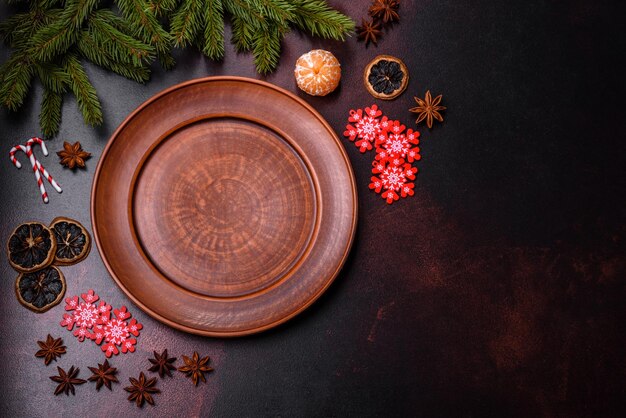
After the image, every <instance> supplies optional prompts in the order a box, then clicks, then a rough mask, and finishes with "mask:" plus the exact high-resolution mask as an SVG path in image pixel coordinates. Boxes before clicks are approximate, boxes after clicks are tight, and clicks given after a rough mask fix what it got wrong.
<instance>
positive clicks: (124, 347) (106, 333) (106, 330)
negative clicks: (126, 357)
mask: <svg viewBox="0 0 626 418" xmlns="http://www.w3.org/2000/svg"><path fill="white" fill-rule="evenodd" d="M113 315H114V318H106V319H105V318H104V317H102V318H101V319H100V321H99V323H98V325H97V326H96V327H95V328H94V329H93V333H91V334H90V336H89V338H91V339H92V340H94V341H95V343H96V344H100V343H102V341H104V342H105V344H104V345H102V347H101V349H102V351H104V354H105V355H106V356H107V357H111V356H112V355H113V354H115V355H117V354H119V352H120V349H121V351H122V353H126V352H131V353H132V352H134V351H135V344H137V340H136V339H135V338H131V336H134V337H138V336H139V330H141V329H142V328H143V325H141V324H140V323H139V322H137V320H136V319H131V320H130V322H127V321H126V320H127V319H129V318H130V313H129V312H128V311H127V309H126V306H122V307H121V308H120V309H115V310H114V311H113ZM118 346H119V347H120V348H119V349H118Z"/></svg>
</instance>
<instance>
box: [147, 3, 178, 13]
mask: <svg viewBox="0 0 626 418" xmlns="http://www.w3.org/2000/svg"><path fill="white" fill-rule="evenodd" d="M177 5H178V0H153V1H152V2H150V5H149V7H150V11H151V12H152V13H153V14H154V15H155V16H156V17H162V16H165V15H166V14H167V13H169V12H171V11H172V10H174V9H175V8H176V6H177Z"/></svg>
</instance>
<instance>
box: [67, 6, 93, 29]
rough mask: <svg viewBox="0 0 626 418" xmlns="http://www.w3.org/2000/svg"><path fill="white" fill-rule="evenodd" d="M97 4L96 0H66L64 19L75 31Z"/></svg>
mask: <svg viewBox="0 0 626 418" xmlns="http://www.w3.org/2000/svg"><path fill="white" fill-rule="evenodd" d="M97 5H98V0H67V1H66V3H65V14H64V19H65V20H66V21H67V23H68V24H70V25H71V29H72V30H74V31H76V30H78V29H80V27H81V26H82V24H83V22H84V21H85V19H86V18H87V16H88V15H89V13H91V11H92V10H93V9H94V8H95V7H96V6H97Z"/></svg>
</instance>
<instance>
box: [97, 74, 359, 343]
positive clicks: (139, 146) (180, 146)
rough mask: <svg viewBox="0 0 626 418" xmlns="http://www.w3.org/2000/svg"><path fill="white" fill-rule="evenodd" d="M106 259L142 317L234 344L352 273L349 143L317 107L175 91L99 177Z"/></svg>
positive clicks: (142, 120)
mask: <svg viewBox="0 0 626 418" xmlns="http://www.w3.org/2000/svg"><path fill="white" fill-rule="evenodd" d="M91 217H92V223H93V232H94V238H95V241H96V244H97V246H98V250H99V251H100V254H101V255H102V259H103V260H104V263H105V265H106V267H107V269H108V270H109V272H110V273H111V275H112V276H113V278H114V279H115V281H116V282H117V284H118V285H119V286H120V287H121V288H122V290H123V291H124V292H125V293H126V294H127V295H128V297H129V298H130V299H132V300H133V302H135V303H136V304H137V305H138V306H139V307H140V308H141V309H143V310H144V311H145V312H146V313H148V314H149V315H151V316H153V317H154V318H156V319H158V320H159V321H161V322H163V323H165V324H168V325H170V326H172V327H174V328H178V329H180V330H183V331H187V332H191V333H194V334H201V335H211V336H237V335H245V334H251V333H255V332H259V331H262V330H265V329H268V328H271V327H274V326H276V325H278V324H280V323H282V322H285V321H286V320H288V319H289V318H291V317H293V316H294V315H296V314H297V313H299V312H301V311H302V310H304V309H305V308H306V307H307V306H309V305H310V304H311V303H313V301H315V299H317V298H318V297H319V296H320V295H321V294H322V293H323V292H324V290H326V288H328V286H329V285H330V283H331V282H332V281H333V279H334V278H335V276H336V275H337V273H338V272H339V270H340V269H341V266H342V265H343V263H344V261H345V259H346V257H347V255H348V251H349V249H350V246H351V244H352V240H353V237H354V231H355V228H356V221H357V196H356V189H355V183H354V175H353V173H352V169H351V166H350V163H349V161H348V157H347V155H346V153H345V151H344V149H343V146H342V144H341V143H340V141H339V139H338V138H337V136H336V135H335V133H334V131H333V130H332V128H331V127H330V126H329V125H328V123H327V122H326V121H325V120H324V119H323V118H322V117H321V116H320V115H319V114H318V113H317V112H316V111H315V110H314V109H313V108H312V107H311V106H309V105H308V104H306V103H305V102H304V101H303V100H301V99H299V98H298V97H296V96H294V95H293V94H291V93H289V92H288V91H285V90H283V89H281V88H278V87H276V86H274V85H271V84H269V83H265V82H262V81H258V80H253V79H247V78H241V77H209V78H203V79H198V80H192V81H189V82H186V83H183V84H179V85H177V86H174V87H171V88H169V89H167V90H165V91H163V92H161V93H159V94H157V95H156V96H154V97H152V98H151V99H149V100H148V101H147V102H145V103H144V104H142V105H141V106H140V107H139V108H138V109H137V110H135V111H134V112H133V113H132V114H131V115H130V116H128V118H127V119H126V120H125V121H124V122H123V123H122V124H121V125H120V127H119V128H118V129H117V130H116V131H115V133H114V134H113V136H112V137H111V139H110V141H109V143H108V145H107V146H106V148H105V150H104V152H103V154H102V157H101V158H100V162H99V163H98V168H97V170H96V174H95V178H94V183H93V188H92V196H91Z"/></svg>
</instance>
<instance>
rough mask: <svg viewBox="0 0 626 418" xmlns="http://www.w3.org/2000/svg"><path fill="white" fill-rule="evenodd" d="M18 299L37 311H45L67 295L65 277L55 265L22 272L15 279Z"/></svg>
mask: <svg viewBox="0 0 626 418" xmlns="http://www.w3.org/2000/svg"><path fill="white" fill-rule="evenodd" d="M15 293H16V295H17V300H19V301H20V303H21V304H22V305H24V306H26V307H27V308H28V309H30V310H33V311H35V312H39V313H41V312H45V311H47V310H48V309H50V308H52V307H53V306H54V305H56V304H57V303H59V302H60V301H61V299H63V296H64V295H65V277H63V273H61V270H59V269H58V268H56V267H54V266H50V267H46V268H44V269H41V270H38V271H35V272H32V273H21V274H20V275H19V276H17V280H16V281H15Z"/></svg>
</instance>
